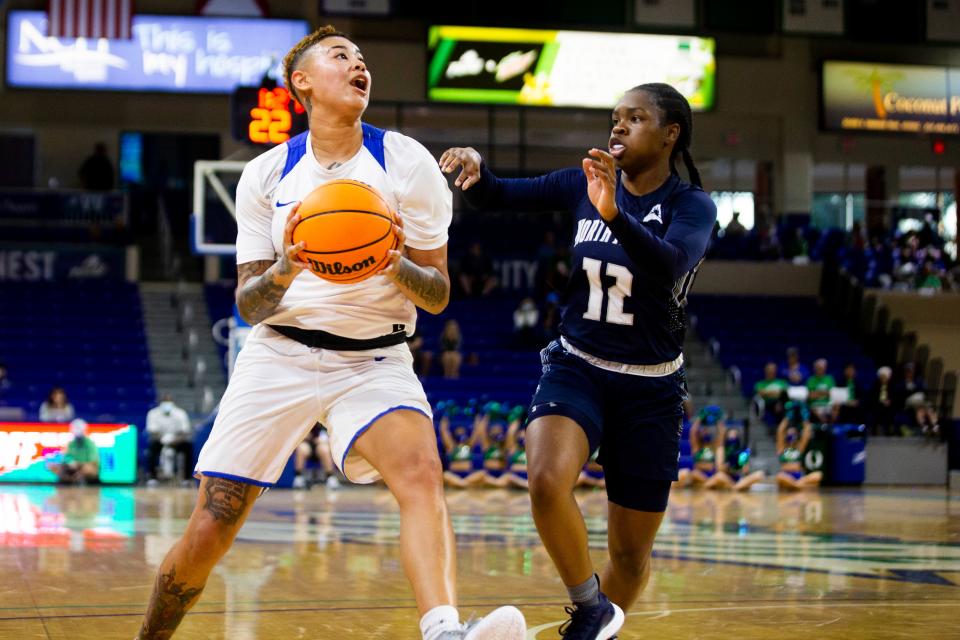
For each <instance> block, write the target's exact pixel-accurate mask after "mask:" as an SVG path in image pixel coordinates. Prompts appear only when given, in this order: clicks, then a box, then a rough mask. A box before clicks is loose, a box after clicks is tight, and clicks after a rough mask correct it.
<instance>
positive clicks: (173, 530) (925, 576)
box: [0, 486, 960, 640]
mask: <svg viewBox="0 0 960 640" xmlns="http://www.w3.org/2000/svg"><path fill="white" fill-rule="evenodd" d="M194 497H195V492H194V491H193V490H189V489H170V488H158V489H141V488H137V489H133V488H125V487H124V488H110V487H103V488H55V487H36V486H6V487H2V488H0V571H2V573H3V576H4V578H3V581H2V584H0V638H2V639H4V640H6V639H10V640H21V639H30V638H42V639H50V640H60V639H68V638H69V639H70V640H114V639H116V640H121V639H123V640H129V639H130V638H133V636H134V634H135V633H136V631H137V629H138V626H139V621H140V616H141V615H142V612H143V608H144V604H145V603H146V601H147V598H148V596H149V593H150V589H151V586H152V581H153V577H154V571H155V569H156V566H157V564H158V563H159V562H160V560H161V558H162V557H163V555H164V554H165V553H166V551H167V549H168V548H169V546H170V544H171V543H172V542H173V541H174V540H175V539H176V537H177V536H178V534H179V533H180V531H181V530H182V528H183V526H184V524H185V521H186V520H185V519H186V518H187V516H188V515H189V513H190V510H191V509H192V506H193V501H194ZM580 498H581V504H582V505H583V508H584V510H585V513H586V514H587V517H588V526H589V529H590V540H591V546H592V547H593V548H594V551H595V560H596V562H597V563H601V562H603V559H604V557H605V551H604V549H605V530H604V519H603V514H604V510H605V506H606V502H605V499H604V497H603V494H602V493H596V492H594V493H582V494H580ZM449 502H450V508H451V511H452V513H453V514H454V526H455V528H456V530H457V533H458V549H459V555H458V559H459V585H460V593H461V603H460V609H461V611H462V612H463V613H464V614H470V613H471V612H472V613H478V614H482V613H483V612H485V611H488V610H489V609H491V608H492V607H494V606H497V605H500V604H506V603H514V604H516V605H517V606H519V607H520V608H521V610H522V611H523V612H524V614H525V615H526V616H527V621H528V624H529V625H530V627H531V630H530V633H529V635H528V637H529V638H556V637H558V636H557V628H558V626H559V625H560V623H562V622H563V620H564V619H565V615H564V613H563V607H564V605H565V604H566V600H565V597H564V596H565V592H564V590H563V586H562V584H561V583H560V582H559V580H558V578H557V577H556V575H555V572H554V569H553V567H552V565H551V564H550V560H549V558H548V557H547V554H546V552H545V550H544V549H543V547H542V546H541V545H540V543H539V540H538V538H537V535H536V530H535V529H534V526H533V522H532V520H531V517H530V506H529V499H528V497H527V496H526V495H525V494H523V493H519V492H511V491H507V490H496V491H491V490H477V491H469V492H461V493H451V494H449ZM398 536H399V519H398V517H397V508H396V505H395V504H394V502H393V500H392V498H391V497H390V496H389V494H388V493H387V492H386V490H384V489H382V488H355V487H349V488H344V489H341V490H340V491H338V492H327V491H326V490H325V489H322V488H316V489H314V490H312V491H309V492H294V491H281V490H277V491H271V492H268V493H267V494H266V495H265V496H263V497H262V498H261V499H260V501H259V502H258V504H257V506H256V507H255V509H254V511H253V513H252V515H251V517H250V519H249V521H248V522H247V524H246V525H245V526H244V528H243V530H242V531H241V533H240V536H239V538H238V541H237V543H236V544H235V545H234V548H233V549H232V550H231V552H230V553H229V554H228V555H227V557H226V558H225V559H224V561H223V562H222V563H221V564H220V566H218V568H217V569H216V570H215V572H214V574H213V576H212V577H211V579H210V582H209V583H208V585H207V589H206V592H205V594H204V597H203V599H202V600H201V601H200V603H199V604H198V605H197V607H196V608H195V609H194V610H193V611H192V612H191V613H190V614H188V615H187V617H186V618H185V620H184V623H183V625H182V626H181V628H180V631H179V632H178V633H177V635H176V636H175V638H177V639H178V640H201V639H202V640H208V639H211V638H228V639H230V640H254V639H269V640H274V639H277V640H279V639H288V638H290V639H298V638H302V639H322V638H391V639H393V638H416V637H418V636H419V634H418V632H417V614H416V610H415V608H414V606H413V600H412V597H411V594H410V591H409V588H408V586H407V584H406V581H405V579H404V577H403V573H402V569H401V566H400V558H399V548H398V545H397V543H398ZM655 555H656V559H655V564H654V570H653V576H652V579H651V583H650V586H649V588H648V589H647V591H646V593H645V594H644V596H643V597H642V600H641V602H640V603H639V604H638V606H637V607H635V609H634V610H633V611H632V612H631V613H630V615H629V617H628V619H627V625H626V627H625V628H624V630H623V632H622V633H620V634H619V637H620V638H621V640H633V639H639V638H670V639H671V640H674V639H677V640H679V639H684V638H691V639H693V638H696V639H697V640H710V639H713V638H716V639H717V640H731V639H734V638H735V639H737V640H752V639H754V638H756V639H769V638H781V637H782V638H791V637H796V638H817V639H818V640H821V639H830V638H837V639H840V638H843V639H845V640H846V639H859V638H934V637H936V638H960V622H958V617H957V612H958V611H960V495H956V494H954V495H953V496H950V495H949V494H947V493H946V492H945V491H944V490H943V489H916V490H905V489H863V490H860V489H856V490H822V491H821V492H820V493H810V494H803V495H789V496H784V495H779V494H777V493H775V492H773V491H771V490H768V488H767V487H760V488H759V490H758V491H755V492H754V493H752V494H749V495H731V494H707V493H702V492H701V493H694V492H687V491H682V492H675V493H674V495H672V496H671V500H670V506H669V513H668V517H667V519H666V520H665V522H664V526H663V528H662V530H661V533H660V536H659V537H658V539H657V544H656V547H655Z"/></svg>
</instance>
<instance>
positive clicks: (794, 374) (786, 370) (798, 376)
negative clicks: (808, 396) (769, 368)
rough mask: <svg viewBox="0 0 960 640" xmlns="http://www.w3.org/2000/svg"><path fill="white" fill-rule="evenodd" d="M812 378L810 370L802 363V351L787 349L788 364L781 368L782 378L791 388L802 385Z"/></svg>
mask: <svg viewBox="0 0 960 640" xmlns="http://www.w3.org/2000/svg"><path fill="white" fill-rule="evenodd" d="M809 376H810V370H809V369H807V367H806V366H804V365H803V364H801V363H800V351H799V350H798V349H797V348H796V347H790V348H788V349H787V363H786V364H785V365H783V366H782V367H781V368H780V377H781V378H784V379H786V381H787V383H789V384H790V385H791V386H798V385H802V384H803V383H804V382H806V380H807V378H808V377H809Z"/></svg>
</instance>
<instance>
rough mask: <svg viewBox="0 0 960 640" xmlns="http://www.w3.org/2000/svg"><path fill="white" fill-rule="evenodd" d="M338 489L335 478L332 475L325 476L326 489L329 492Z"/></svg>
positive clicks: (338, 485) (338, 482)
mask: <svg viewBox="0 0 960 640" xmlns="http://www.w3.org/2000/svg"><path fill="white" fill-rule="evenodd" d="M339 488H340V480H338V479H337V476H335V475H333V474H332V473H331V474H330V475H328V476H327V489H330V490H331V491H336V490H337V489H339Z"/></svg>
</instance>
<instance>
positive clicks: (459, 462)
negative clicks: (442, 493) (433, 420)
mask: <svg viewBox="0 0 960 640" xmlns="http://www.w3.org/2000/svg"><path fill="white" fill-rule="evenodd" d="M437 412H438V413H441V414H442V415H441V417H440V439H441V441H442V443H443V449H444V453H446V456H447V469H446V471H444V472H443V481H444V484H446V485H447V486H448V487H454V488H457V489H465V488H467V487H471V486H474V485H477V484H480V483H481V482H483V470H482V469H477V468H476V467H475V466H474V463H473V447H474V446H475V445H476V442H477V427H476V423H477V421H478V418H477V416H476V415H474V416H473V424H472V425H471V424H470V416H471V414H472V411H471V410H470V408H469V407H467V408H465V409H461V408H460V407H457V406H456V405H454V404H452V403H449V404H445V405H444V406H440V405H438V406H437ZM451 420H452V421H453V426H451Z"/></svg>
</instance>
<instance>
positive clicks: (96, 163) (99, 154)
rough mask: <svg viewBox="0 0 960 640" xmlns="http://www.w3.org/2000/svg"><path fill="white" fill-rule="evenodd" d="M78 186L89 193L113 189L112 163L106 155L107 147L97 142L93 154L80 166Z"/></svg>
mask: <svg viewBox="0 0 960 640" xmlns="http://www.w3.org/2000/svg"><path fill="white" fill-rule="evenodd" d="M79 174H80V184H81V185H82V186H83V188H84V189H88V190H90V191H110V190H111V189H113V163H111V162H110V157H109V156H108V155H107V145H105V144H104V143H102V142H98V143H97V144H96V145H94V147H93V153H92V154H91V155H89V156H87V159H86V160H84V161H83V164H82V165H81V166H80V171H79Z"/></svg>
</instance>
